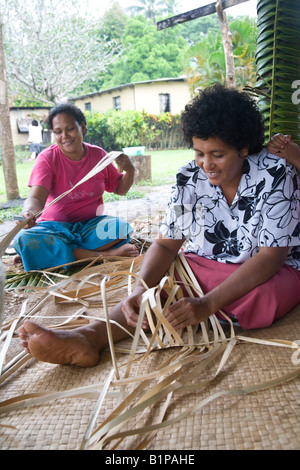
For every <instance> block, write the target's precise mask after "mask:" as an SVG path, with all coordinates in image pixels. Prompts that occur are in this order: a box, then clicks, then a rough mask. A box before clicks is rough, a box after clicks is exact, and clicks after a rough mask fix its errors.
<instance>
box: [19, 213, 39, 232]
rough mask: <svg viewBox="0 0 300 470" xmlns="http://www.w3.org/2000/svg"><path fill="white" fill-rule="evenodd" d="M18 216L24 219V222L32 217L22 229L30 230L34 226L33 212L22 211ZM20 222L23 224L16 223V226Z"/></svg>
mask: <svg viewBox="0 0 300 470" xmlns="http://www.w3.org/2000/svg"><path fill="white" fill-rule="evenodd" d="M19 216H20V217H24V219H25V220H26V219H29V218H31V217H32V219H30V220H29V221H28V223H27V224H26V225H25V226H24V227H23V228H24V229H28V228H32V227H34V226H35V225H36V218H35V217H33V216H34V213H33V212H30V211H26V210H23V211H22V212H20V214H19ZM22 222H23V221H22V220H17V221H16V223H17V224H21V223H22Z"/></svg>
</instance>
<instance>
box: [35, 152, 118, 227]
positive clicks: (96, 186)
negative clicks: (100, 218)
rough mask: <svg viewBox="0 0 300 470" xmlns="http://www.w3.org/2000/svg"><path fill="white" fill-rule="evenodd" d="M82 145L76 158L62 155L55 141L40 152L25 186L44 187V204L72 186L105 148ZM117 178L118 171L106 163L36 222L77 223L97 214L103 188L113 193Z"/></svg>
mask: <svg viewBox="0 0 300 470" xmlns="http://www.w3.org/2000/svg"><path fill="white" fill-rule="evenodd" d="M84 148H85V154H84V157H83V158H82V160H79V161H73V160H70V159H69V158H68V157H66V156H65V155H64V154H63V153H62V152H61V151H60V149H59V147H58V145H57V144H54V145H51V146H50V147H48V148H47V149H46V150H44V151H43V152H42V153H40V155H39V156H38V158H37V160H36V162H35V164H34V167H33V169H32V172H31V175H30V178H29V184H28V186H35V185H38V186H43V187H44V188H46V189H48V191H49V195H48V198H47V201H46V205H47V204H49V203H50V202H51V201H53V200H54V199H55V198H56V197H58V196H60V195H61V194H62V193H64V192H65V191H68V190H69V189H70V188H72V187H74V186H75V184H76V183H78V181H80V180H81V179H82V178H83V177H84V176H86V175H87V173H88V172H89V171H90V170H92V169H93V168H94V166H95V165H96V164H97V163H98V162H99V161H100V160H101V159H102V158H103V157H104V156H105V155H106V152H105V150H103V149H102V148H100V147H96V146H94V145H90V144H86V143H85V144H84ZM121 178H122V173H119V172H118V170H117V168H116V167H115V166H114V165H113V164H112V163H110V164H109V165H108V166H107V167H106V168H104V170H103V171H100V172H99V173H97V174H96V175H94V176H93V177H92V178H90V179H89V180H88V181H86V182H84V183H82V184H80V185H79V186H77V188H75V189H74V190H73V191H71V192H70V193H69V194H67V195H66V196H64V197H63V198H62V199H60V200H59V201H58V202H56V203H55V204H53V206H51V207H49V208H48V209H46V210H45V211H44V212H43V213H42V214H41V216H40V217H39V219H38V221H42V220H43V221H45V220H47V221H50V220H52V221H53V220H55V221H60V222H79V221H83V220H88V219H92V218H93V217H96V215H101V213H102V212H103V199H102V195H103V193H104V191H108V192H114V191H115V190H116V188H117V186H118V184H119V181H120V179H121ZM46 205H45V207H46Z"/></svg>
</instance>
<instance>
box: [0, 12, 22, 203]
mask: <svg viewBox="0 0 300 470" xmlns="http://www.w3.org/2000/svg"><path fill="white" fill-rule="evenodd" d="M0 147H1V155H2V165H3V173H4V180H5V188H6V195H7V200H8V201H10V200H12V199H16V198H18V197H19V189H18V183H17V173H16V164H15V155H14V146H13V140H12V132H11V126H10V117H9V107H8V95H7V86H6V73H5V57H4V49H3V40H2V21H1V15H0Z"/></svg>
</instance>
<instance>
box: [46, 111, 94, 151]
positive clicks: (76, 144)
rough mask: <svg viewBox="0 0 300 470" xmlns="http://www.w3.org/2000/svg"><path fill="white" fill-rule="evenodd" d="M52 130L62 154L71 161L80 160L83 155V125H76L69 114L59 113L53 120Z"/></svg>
mask: <svg viewBox="0 0 300 470" xmlns="http://www.w3.org/2000/svg"><path fill="white" fill-rule="evenodd" d="M52 129H53V133H54V137H55V140H56V143H57V145H58V146H59V148H60V150H61V151H62V153H63V154H64V155H66V157H68V158H70V159H71V160H81V158H82V157H83V154H84V149H83V145H82V143H83V135H84V133H85V131H86V127H85V124H84V123H82V124H78V122H77V121H76V119H75V117H74V116H73V115H71V114H67V113H60V114H57V115H56V116H55V117H54V118H53V120H52Z"/></svg>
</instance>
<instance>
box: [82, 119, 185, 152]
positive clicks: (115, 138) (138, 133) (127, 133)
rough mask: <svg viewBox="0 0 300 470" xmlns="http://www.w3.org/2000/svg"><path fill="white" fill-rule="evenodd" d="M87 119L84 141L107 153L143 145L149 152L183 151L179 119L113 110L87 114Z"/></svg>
mask: <svg viewBox="0 0 300 470" xmlns="http://www.w3.org/2000/svg"><path fill="white" fill-rule="evenodd" d="M86 119H87V127H88V135H87V136H86V139H85V140H86V141H87V142H90V143H91V144H94V145H99V146H100V147H102V148H104V149H105V150H106V151H108V152H110V151H112V150H120V149H122V148H123V147H136V146H140V145H142V146H145V147H147V148H149V149H167V148H179V147H181V136H180V115H172V114H170V113H164V114H160V115H154V114H148V113H146V112H145V111H142V112H141V111H134V110H127V111H115V110H111V111H107V112H106V113H89V112H87V113H86Z"/></svg>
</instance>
